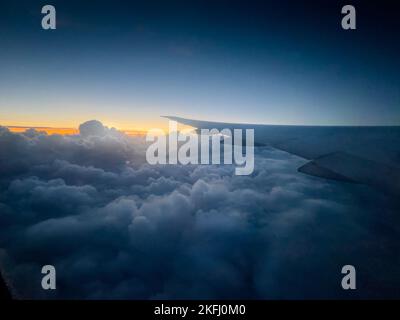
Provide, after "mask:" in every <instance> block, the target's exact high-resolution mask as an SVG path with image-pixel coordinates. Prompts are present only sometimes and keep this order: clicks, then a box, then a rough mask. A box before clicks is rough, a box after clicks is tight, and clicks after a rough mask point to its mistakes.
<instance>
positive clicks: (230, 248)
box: [0, 121, 400, 299]
mask: <svg viewBox="0 0 400 320" xmlns="http://www.w3.org/2000/svg"><path fill="white" fill-rule="evenodd" d="M145 147H146V146H145V143H144V141H143V140H142V139H140V138H132V137H128V136H126V135H124V134H122V133H120V132H118V131H117V130H115V129H109V128H106V127H104V126H103V125H102V124H101V123H99V122H96V121H91V122H87V123H85V124H83V125H81V126H80V134H79V135H76V136H60V135H51V136H49V135H46V134H43V133H40V132H37V131H35V130H29V131H27V132H25V133H23V134H16V133H11V132H9V131H8V130H7V129H6V128H4V127H0V151H1V152H0V187H1V189H0V190H1V191H0V226H1V227H0V228H1V232H0V247H1V248H3V249H2V250H1V251H0V261H1V262H2V265H3V269H4V271H5V273H6V274H7V276H8V280H9V282H10V283H11V284H12V286H13V288H14V289H13V290H14V292H15V293H16V294H18V296H20V297H29V298H46V297H47V298H53V297H54V298H55V297H57V298H133V299H135V298H137V299H148V298H150V299H151V298H257V299H260V298H261V299H262V298H300V299H301V298H331V297H366V298H368V297H399V296H400V294H399V291H398V290H399V289H398V288H399V287H400V274H399V272H398V270H399V265H400V263H399V256H398V252H400V250H399V249H400V248H399V242H398V239H399V237H398V234H399V233H398V232H399V227H398V220H399V219H398V217H397V213H398V208H399V207H398V206H397V204H396V203H394V202H395V201H394V200H393V199H388V198H387V197H386V196H385V195H382V194H379V193H376V192H375V191H372V190H370V189H368V188H367V187H364V186H361V185H351V184H343V183H337V182H331V181H326V180H323V179H318V178H312V177H308V176H305V175H303V174H300V173H298V172H297V171H296V169H297V168H298V167H299V166H300V165H302V164H303V163H304V160H302V159H300V158H297V157H295V156H291V155H289V154H287V153H285V152H281V151H277V150H274V149H270V148H260V149H258V150H257V152H256V160H255V172H254V173H253V174H252V175H251V176H248V177H246V176H244V177H240V176H235V174H234V167H232V166H179V165H177V166H172V165H165V166H150V165H148V164H146V163H145V161H144V159H145V157H144V153H145ZM45 264H52V265H54V266H55V267H56V269H57V290H56V291H53V292H48V291H43V290H42V289H41V287H40V280H41V276H42V275H41V274H40V270H41V267H42V266H43V265H45ZM345 264H353V265H355V266H356V268H357V270H358V288H359V290H357V291H356V292H351V293H349V292H344V291H343V290H341V288H340V279H341V276H342V275H341V274H340V270H341V266H343V265H345Z"/></svg>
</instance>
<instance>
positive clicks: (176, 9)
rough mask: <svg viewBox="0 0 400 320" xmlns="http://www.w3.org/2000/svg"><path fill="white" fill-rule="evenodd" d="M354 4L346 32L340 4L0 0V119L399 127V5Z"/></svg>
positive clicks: (54, 122) (29, 122) (141, 124)
mask: <svg viewBox="0 0 400 320" xmlns="http://www.w3.org/2000/svg"><path fill="white" fill-rule="evenodd" d="M317 2H318V4H317ZM351 3H352V4H353V5H354V6H355V7H356V9H357V30H355V31H344V30H343V29H342V28H341V25H340V22H341V18H342V15H341V12H340V11H341V7H342V6H343V5H345V4H348V1H346V2H344V1H287V0H286V1H279V2H278V1H259V2H255V1H253V2H252V1H246V2H244V1H243V2H239V1H220V0H216V1H180V2H176V1H175V2H171V1H157V2H156V1H141V2H139V1H50V2H49V1H2V2H1V4H0V46H1V50H0V123H1V124H6V125H12V124H14V125H35V126H39V125H50V126H77V125H78V124H79V123H80V122H82V121H85V120H88V119H92V118H96V119H99V120H101V121H103V122H104V123H105V124H108V125H113V126H116V127H119V128H124V129H127V128H143V129H145V128H149V127H152V126H156V125H162V124H163V122H164V120H162V119H159V115H162V114H171V115H179V116H186V117H193V118H199V119H210V120H219V121H232V122H253V123H273V124H318V125H325V124H327V125H329V124H338V125H353V124H354V125H367V124H377V125H387V124H391V125H393V124H399V123H400V90H399V85H400V62H399V59H398V57H399V53H400V41H399V40H400V32H399V31H400V19H399V18H400V11H399V10H396V9H397V8H396V5H394V4H393V3H395V2H392V4H391V3H390V2H389V1H383V2H382V1H376V3H375V4H371V3H370V2H369V4H367V2H366V1H351ZM45 4H53V5H54V6H55V7H56V9H57V30H53V31H44V30H42V29H41V18H42V14H41V12H40V11H41V7H42V6H43V5H45Z"/></svg>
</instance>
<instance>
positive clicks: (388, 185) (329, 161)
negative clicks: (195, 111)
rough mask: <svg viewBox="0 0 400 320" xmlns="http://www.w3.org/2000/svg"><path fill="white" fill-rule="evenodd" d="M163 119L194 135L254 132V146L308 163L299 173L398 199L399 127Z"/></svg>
mask: <svg viewBox="0 0 400 320" xmlns="http://www.w3.org/2000/svg"><path fill="white" fill-rule="evenodd" d="M166 118H168V119H170V120H173V121H176V122H179V123H182V124H184V125H188V126H191V127H194V128H197V129H214V128H215V129H218V130H222V129H225V128H226V129H230V130H233V129H254V142H255V145H256V146H257V145H258V146H261V145H268V146H271V147H274V148H277V149H280V150H283V151H286V152H289V153H292V154H295V155H297V156H300V157H302V158H305V159H307V160H310V161H309V162H308V163H306V164H305V165H304V166H302V167H300V168H299V169H298V171H300V172H302V173H305V174H309V175H313V176H318V177H323V178H328V179H334V180H340V181H347V182H355V183H363V184H367V185H371V186H373V187H375V188H378V189H380V190H382V191H384V192H386V193H390V194H395V195H400V126H292V125H290V126H289V125H260V124H239V123H222V122H212V121H201V120H191V119H185V118H180V117H172V116H166Z"/></svg>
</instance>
